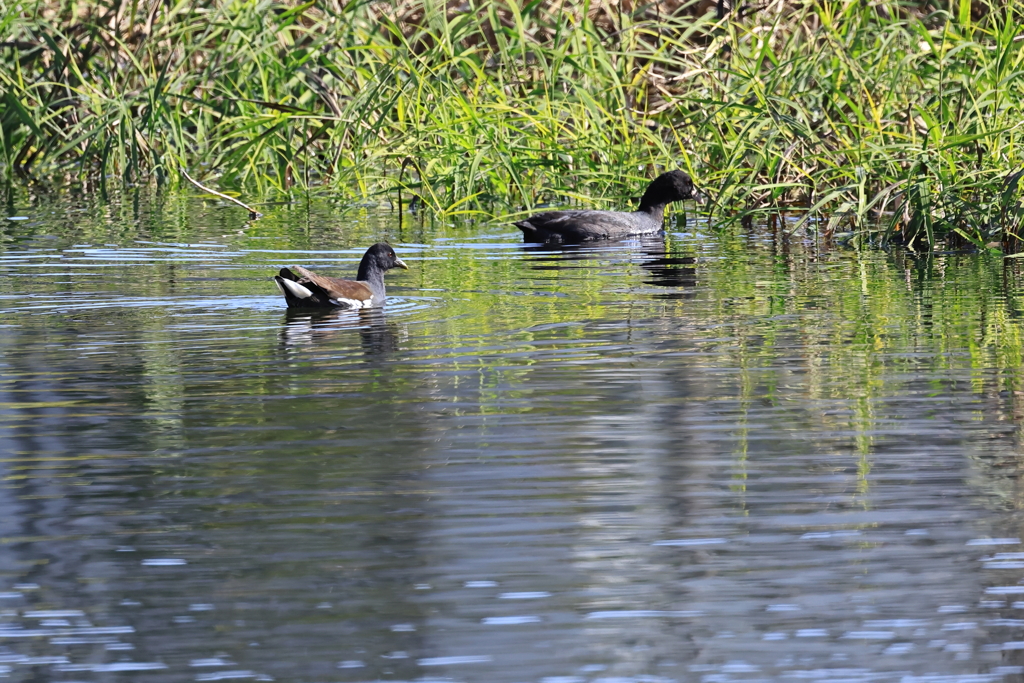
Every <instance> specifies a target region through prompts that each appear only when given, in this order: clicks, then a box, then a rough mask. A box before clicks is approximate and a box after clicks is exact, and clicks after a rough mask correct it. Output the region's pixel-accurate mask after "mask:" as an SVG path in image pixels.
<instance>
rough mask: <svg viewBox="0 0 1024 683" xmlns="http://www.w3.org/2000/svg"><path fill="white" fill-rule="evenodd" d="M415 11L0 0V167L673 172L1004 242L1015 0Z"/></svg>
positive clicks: (925, 231) (403, 173)
mask: <svg viewBox="0 0 1024 683" xmlns="http://www.w3.org/2000/svg"><path fill="white" fill-rule="evenodd" d="M423 7H425V11H424V12H422V13H421V14H422V16H419V15H417V16H416V17H415V20H412V19H409V17H408V16H406V17H405V20H402V21H400V20H398V19H392V18H389V17H387V16H378V15H377V14H376V13H375V12H374V11H373V10H372V8H371V6H370V5H369V4H368V3H360V2H352V3H348V4H336V3H335V4H332V3H316V4H314V3H306V4H295V3H291V4H285V3H276V2H230V3H212V2H208V3H184V2H181V3H177V4H166V3H154V4H152V5H150V4H142V3H135V4H129V5H122V4H121V3H111V4H109V5H108V4H104V3H75V2H64V3H55V2H14V3H12V2H10V1H9V0H0V29H2V33H3V35H4V36H6V37H7V38H6V39H7V40H8V42H7V43H6V46H5V47H3V48H2V49H0V89H2V91H3V95H2V97H3V100H2V102H3V104H2V109H0V125H2V132H3V135H2V140H0V159H2V164H0V174H2V176H3V178H4V179H5V180H8V181H12V180H16V179H17V178H18V177H19V176H20V177H24V178H30V179H36V180H43V179H47V180H50V181H54V180H56V181H68V180H85V181H87V182H90V183H100V182H106V183H110V182H115V181H116V182H127V183H141V182H149V181H151V180H152V179H156V180H158V181H161V182H163V181H168V180H169V181H171V182H177V181H178V180H177V179H178V175H177V173H176V170H177V169H178V168H179V167H184V168H187V169H190V170H192V171H194V172H196V173H200V174H202V175H203V176H204V177H205V178H207V179H211V178H212V179H214V180H216V182H217V183H218V185H219V187H220V188H221V189H225V188H236V189H239V190H245V191H246V192H248V193H250V194H254V195H267V194H272V193H292V192H295V191H297V190H301V189H306V188H327V189H329V190H330V191H331V192H335V193H343V194H346V195H349V196H351V197H353V198H358V199H366V198H370V199H377V200H380V201H391V202H397V201H399V200H400V199H401V200H402V201H404V202H408V201H415V202H417V203H422V204H423V205H425V206H426V207H427V208H428V209H429V210H431V211H433V212H436V213H438V214H448V215H451V214H470V215H479V216H480V217H481V218H490V217H493V216H503V217H508V216H509V215H511V214H514V213H516V212H518V211H524V210H528V209H530V208H532V207H535V206H537V205H538V204H541V203H545V202H557V203H572V202H575V201H577V200H579V201H586V202H587V203H595V204H599V205H608V206H611V205H622V204H623V203H624V202H626V201H627V198H628V197H630V196H635V195H637V194H638V193H639V192H640V190H641V189H642V187H643V185H644V183H645V179H646V178H648V177H650V176H651V175H652V174H653V173H654V172H655V171H656V170H657V169H659V168H667V167H672V168H682V169H684V170H686V171H689V172H690V173H692V174H693V175H694V176H695V177H696V178H697V179H698V181H699V183H700V185H701V186H702V187H703V188H704V189H706V190H708V191H709V194H710V195H711V196H712V198H713V199H714V202H713V204H712V210H713V211H714V212H715V213H716V214H717V215H718V216H719V217H720V218H736V217H742V216H744V215H749V214H750V213H751V212H758V211H774V210H777V209H779V208H780V207H788V208H790V209H802V210H805V209H811V210H810V211H808V212H807V217H808V220H807V221H806V222H804V223H803V224H802V225H801V226H800V227H799V228H798V229H799V230H806V229H811V230H818V231H820V232H822V233H826V234H827V233H831V232H837V231H839V232H850V231H854V232H858V233H865V234H870V235H872V236H873V237H872V239H882V240H890V241H899V242H902V243H906V244H909V245H911V246H912V247H914V248H921V247H924V246H931V245H934V244H936V243H938V242H939V241H942V240H944V239H945V240H946V241H952V242H954V243H956V244H959V245H968V246H974V247H977V248H982V249H983V248H985V247H986V245H991V244H993V243H999V245H1000V246H1001V247H1002V248H1004V249H1006V250H1008V251H1016V250H1017V237H1016V235H1017V232H1018V229H1019V224H1020V221H1021V215H1022V212H1021V207H1020V204H1019V191H1018V181H1019V178H1020V176H1019V174H1018V173H1017V171H1018V170H1019V169H1021V168H1022V162H1024V159H1022V158H1021V154H1020V151H1019V147H1020V145H1019V141H1020V135H1021V131H1020V126H1021V125H1022V122H1024V106H1022V103H1024V95H1022V92H1021V85H1020V80H1021V79H1020V71H1021V68H1022V62H1024V42H1021V41H1018V40H1016V37H1017V36H1018V35H1020V34H1022V33H1024V27H1022V26H1021V23H1020V18H1021V15H1020V11H1019V9H1018V7H1017V6H1016V4H1014V3H1010V4H1009V5H1008V6H1003V5H1002V4H1000V5H999V7H995V6H993V9H992V11H990V12H988V13H987V14H986V15H985V17H984V18H983V20H980V21H979V20H978V19H977V18H976V17H972V15H971V12H970V3H969V2H968V1H967V0H962V1H961V2H959V3H956V2H954V3H953V8H952V11H951V12H949V13H933V14H929V15H924V14H921V13H914V12H912V11H907V10H906V8H905V7H904V6H902V5H900V4H899V3H897V2H890V1H888V0H875V1H873V2H870V3H865V2H861V1H860V0H840V1H836V2H823V3H806V4H801V5H799V7H798V8H797V9H793V7H790V6H787V5H779V4H777V3H772V7H776V8H778V7H781V8H782V9H781V10H779V11H776V10H773V11H767V10H765V11H761V12H758V13H754V14H753V15H750V16H746V17H739V16H736V17H726V18H725V19H723V20H721V21H719V20H718V19H717V18H716V17H715V16H714V15H713V14H708V15H704V16H700V17H698V16H694V15H692V14H691V13H688V12H687V11H681V12H679V13H678V14H677V15H675V16H666V15H662V14H658V13H657V12H655V11H653V10H651V9H650V8H647V9H646V10H640V11H639V12H638V14H637V15H635V16H630V15H629V14H628V13H620V14H619V15H618V17H616V18H615V22H617V23H615V25H614V26H609V25H607V24H600V23H595V21H593V20H591V19H589V18H587V12H586V9H587V8H586V7H583V8H581V9H580V11H579V12H577V13H574V14H569V13H565V12H548V10H547V9H546V7H547V6H546V5H545V4H544V3H539V2H532V3H529V4H527V5H525V6H520V5H518V4H516V3H515V2H508V3H505V4H502V5H501V6H500V7H499V6H498V5H495V4H493V3H483V2H479V3H477V4H476V5H475V8H474V9H472V10H467V11H462V12H447V13H446V12H444V11H442V10H441V6H440V5H438V4H435V3H424V5H423ZM794 7H796V6H795V5H794ZM399 14H400V13H398V12H396V17H398V16H399ZM602 200H607V201H606V202H605V201H602Z"/></svg>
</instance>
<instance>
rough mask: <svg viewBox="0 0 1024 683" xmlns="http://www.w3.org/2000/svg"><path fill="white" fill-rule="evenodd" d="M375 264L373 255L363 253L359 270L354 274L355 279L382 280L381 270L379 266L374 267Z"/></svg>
mask: <svg viewBox="0 0 1024 683" xmlns="http://www.w3.org/2000/svg"><path fill="white" fill-rule="evenodd" d="M375 265H376V264H375V263H374V262H373V257H372V256H370V255H369V254H364V255H363V260H362V261H360V262H359V272H358V273H357V274H356V279H357V280H359V281H361V282H383V281H384V273H382V272H381V269H380V268H374V266H375Z"/></svg>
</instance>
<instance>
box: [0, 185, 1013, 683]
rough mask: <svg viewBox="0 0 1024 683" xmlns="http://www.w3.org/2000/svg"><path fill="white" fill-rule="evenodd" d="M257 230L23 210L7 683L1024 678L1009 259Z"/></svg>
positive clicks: (387, 217) (8, 260) (342, 224)
mask: <svg viewBox="0 0 1024 683" xmlns="http://www.w3.org/2000/svg"><path fill="white" fill-rule="evenodd" d="M266 211H267V216H266V217H265V218H263V219H261V220H259V221H257V222H255V223H247V222H245V220H244V218H245V217H244V212H242V211H240V210H239V209H237V208H235V207H231V206H222V205H219V204H214V203H204V202H202V201H201V200H200V199H197V198H194V197H189V196H187V195H182V196H170V197H166V196H158V197H150V196H145V195H144V196H131V195H128V196H124V197H116V198H114V199H112V200H110V201H108V202H101V201H99V200H92V199H82V198H80V197H75V196H60V197H58V196H51V197H30V196H27V195H19V196H18V197H16V199H15V201H14V202H13V203H11V204H10V205H9V206H8V207H7V219H6V220H3V221H0V239H2V248H0V309H2V313H0V349H2V357H0V363H2V369H3V373H2V375H0V477H2V484H0V675H2V676H6V677H8V678H10V679H12V680H22V681H108V680H132V681H136V680H137V681H181V680H197V681H213V680H227V679H240V680H245V679H250V680H276V681H339V682H354V681H376V680H410V681H411V680H452V681H487V682H502V681H507V682H509V683H519V682H524V681H538V682H543V683H585V682H590V681H593V682H595V683H598V682H601V683H613V682H614V683H621V682H624V681H637V682H641V681H643V682H650V681H659V682H660V681H706V682H708V683H715V682H718V681H733V680H735V681H754V680H759V681H760V680H796V681H801V680H808V681H825V680H829V681H836V680H843V681H901V682H906V683H911V682H913V681H943V682H944V681H972V682H978V681H1020V680H1024V675H1022V674H1021V672H1022V671H1024V668H1022V666H1024V583H1022V581H1024V546H1022V544H1021V537H1022V530H1021V515H1020V513H1019V509H1020V508H1021V499H1022V495H1021V490H1020V488H1021V487H1020V484H1019V476H1018V473H1019V469H1020V459H1021V443H1020V435H1019V425H1020V421H1021V419H1022V416H1024V400H1022V397H1024V381H1022V353H1024V338H1022V334H1021V312H1022V303H1021V300H1020V298H1019V292H1020V291H1021V278H1020V276H1019V273H1018V270H1017V269H1016V267H1015V264H1013V263H1011V264H1008V265H1006V264H1004V263H1003V262H1002V260H1000V259H996V258H991V257H986V256H975V255H960V254H938V255H933V256H930V257H921V258H912V257H910V256H908V255H906V254H900V253H884V252H878V251H864V252H858V251H855V250H850V249H839V248H835V247H828V246H827V245H818V244H815V243H814V242H813V241H807V240H801V241H797V240H787V239H784V238H783V237H781V236H780V235H779V234H778V233H774V234H773V233H772V232H771V231H770V230H767V229H766V230H755V231H753V232H751V233H736V232H733V231H730V232H726V233H719V232H717V231H715V230H712V229H711V228H709V227H708V226H707V224H706V223H705V222H704V221H701V220H694V219H693V217H692V216H690V217H689V220H679V221H677V222H676V223H675V224H674V227H673V229H672V230H671V231H670V233H669V235H668V236H667V238H666V240H664V241H653V242H651V241H647V242H623V243H612V244H603V245H596V246H591V247H588V248H583V249H544V248H535V247H524V246H523V245H522V244H521V243H520V237H519V234H518V231H517V230H515V229H514V228H510V226H506V225H500V224H494V223H472V222H459V223H454V224H445V223H437V224H431V223H430V222H429V221H426V220H425V219H423V218H422V217H420V216H416V215H414V214H407V215H406V216H404V217H403V219H402V221H401V222H399V220H398V217H397V216H396V215H395V214H393V213H392V212H390V211H387V210H384V209H380V208H376V207H347V206H341V205H336V204H332V203H330V202H326V201H322V200H321V201H314V202H310V203H296V204H282V205H272V206H268V207H267V209H266ZM380 239H388V240H390V241H391V242H392V243H393V244H394V245H395V246H396V249H397V251H398V253H399V255H400V256H401V257H402V258H403V259H404V260H405V261H406V262H407V263H409V265H410V267H411V270H410V271H409V272H400V273H393V274H390V275H389V276H388V286H389V290H388V291H389V304H388V306H387V309H386V310H384V311H369V312H366V311H364V312H341V313H337V314H331V315H326V316H310V315H289V314H288V313H287V312H286V311H285V310H284V308H283V301H282V300H281V299H280V297H279V295H278V294H277V291H276V288H275V287H274V285H273V283H272V281H271V280H270V279H269V278H270V275H271V274H272V273H273V272H274V271H275V270H276V269H278V268H279V267H281V266H282V265H293V264H302V265H308V266H310V267H312V268H314V269H316V270H319V271H323V272H327V273H334V274H342V275H344V274H350V275H351V274H353V273H354V272H355V266H356V263H357V262H358V259H359V256H360V255H361V254H362V251H363V250H365V248H366V247H367V246H368V245H369V244H371V243H373V242H374V241H377V240H380Z"/></svg>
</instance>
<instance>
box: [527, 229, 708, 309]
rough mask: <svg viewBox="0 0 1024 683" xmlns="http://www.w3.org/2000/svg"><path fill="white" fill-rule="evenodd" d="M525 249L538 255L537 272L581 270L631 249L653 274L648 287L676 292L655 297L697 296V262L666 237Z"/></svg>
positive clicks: (631, 254)
mask: <svg viewBox="0 0 1024 683" xmlns="http://www.w3.org/2000/svg"><path fill="white" fill-rule="evenodd" d="M523 250H524V251H526V252H528V253H529V252H536V253H537V256H536V257H535V258H534V259H533V263H532V264H531V266H530V267H531V268H532V269H533V270H571V269H575V268H580V267H581V264H579V263H577V262H579V261H587V260H594V259H603V258H604V259H607V258H615V257H617V256H618V255H620V254H621V253H622V251H623V250H627V254H626V255H627V256H628V257H629V258H630V260H631V261H635V262H636V263H638V264H639V266H640V267H641V268H643V269H644V270H645V271H647V273H649V275H648V277H647V278H645V279H644V284H648V285H654V286H655V287H666V288H674V289H676V291H670V292H660V293H658V294H655V295H654V298H657V299H689V298H692V297H694V296H696V292H695V291H694V288H695V287H696V286H697V260H696V259H695V258H694V257H693V256H684V255H681V254H678V253H675V252H673V251H672V247H671V244H668V243H667V242H666V240H665V237H664V236H658V237H649V238H644V239H637V240H629V241H625V242H613V241H608V242H598V243H594V242H591V243H589V244H585V245H579V244H531V245H524V246H523Z"/></svg>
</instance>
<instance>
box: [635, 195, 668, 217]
mask: <svg viewBox="0 0 1024 683" xmlns="http://www.w3.org/2000/svg"><path fill="white" fill-rule="evenodd" d="M640 211H641V212H643V213H646V214H647V215H648V216H650V217H651V218H653V219H654V220H656V221H658V222H659V223H660V222H661V221H663V220H664V219H665V203H664V202H661V203H660V204H655V203H654V202H648V201H647V196H646V195H644V198H643V199H641V200H640Z"/></svg>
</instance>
